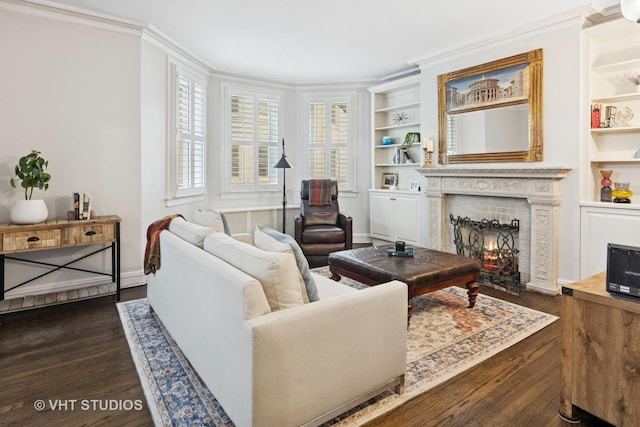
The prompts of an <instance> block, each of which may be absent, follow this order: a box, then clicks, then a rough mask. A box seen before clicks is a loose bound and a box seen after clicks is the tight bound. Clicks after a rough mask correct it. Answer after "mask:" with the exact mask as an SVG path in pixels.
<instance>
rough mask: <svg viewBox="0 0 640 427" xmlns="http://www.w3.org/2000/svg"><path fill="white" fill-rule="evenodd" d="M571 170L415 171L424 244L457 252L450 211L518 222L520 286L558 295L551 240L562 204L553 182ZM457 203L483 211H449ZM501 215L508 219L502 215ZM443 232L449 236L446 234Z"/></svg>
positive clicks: (483, 169)
mask: <svg viewBox="0 0 640 427" xmlns="http://www.w3.org/2000/svg"><path fill="white" fill-rule="evenodd" d="M570 170H571V169H567V168H549V167H548V168H520V169H516V168H511V169H507V168H490V167H489V168H470V167H450V166H443V167H436V168H422V169H419V170H418V172H419V173H420V174H422V175H423V176H424V177H425V178H426V186H425V191H424V193H425V195H426V197H427V215H428V216H427V218H426V221H427V223H428V225H429V233H428V243H427V246H428V247H429V248H430V249H436V250H444V251H446V252H452V253H455V252H456V248H455V246H454V245H453V234H452V233H453V231H452V227H451V225H450V223H449V217H448V215H449V214H450V213H455V214H456V215H461V216H463V217H464V216H468V217H469V218H491V219H494V218H495V219H498V220H499V221H500V222H502V223H509V222H510V221H511V219H513V218H517V219H518V221H519V226H520V229H519V248H518V249H519V253H518V263H517V266H518V270H519V273H520V281H521V283H523V287H526V289H531V290H535V291H538V292H542V293H547V294H558V293H559V287H558V284H557V258H558V257H557V243H556V242H557V237H558V229H557V217H558V207H559V206H560V203H561V201H560V194H559V191H558V183H559V181H560V180H561V179H562V178H564V177H565V176H566V175H567V174H568V173H569V172H570ZM454 200H455V203H452V201H454ZM457 203H462V204H464V205H467V206H471V207H472V208H473V209H485V210H487V212H486V213H485V212H483V211H480V212H477V211H473V212H471V213H470V212H467V211H463V210H461V209H458V208H457V207H456V208H455V209H454V206H455V205H456V204H457ZM511 209H513V211H511ZM447 211H448V212H447ZM505 212H507V214H508V217H506V218H505V217H501V215H505ZM447 233H451V235H450V236H447ZM447 237H449V238H447ZM449 245H450V246H449ZM450 247H451V249H449V248H450Z"/></svg>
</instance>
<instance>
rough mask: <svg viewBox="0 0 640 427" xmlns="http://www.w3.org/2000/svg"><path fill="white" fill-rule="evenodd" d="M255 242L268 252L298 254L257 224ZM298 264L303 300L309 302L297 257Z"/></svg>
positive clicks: (254, 234)
mask: <svg viewBox="0 0 640 427" xmlns="http://www.w3.org/2000/svg"><path fill="white" fill-rule="evenodd" d="M253 244H254V245H255V246H256V247H258V248H260V249H264V250H265V251H268V252H278V253H285V254H291V255H293V256H294V258H295V256H296V254H295V253H294V252H293V249H292V248H291V246H289V245H288V244H286V243H283V242H279V241H277V240H276V239H274V238H273V237H271V236H269V235H268V234H266V233H264V232H263V231H262V230H261V229H260V226H256V229H255V231H254V233H253ZM296 266H297V267H298V283H300V290H301V292H302V301H304V303H305V304H306V303H308V302H310V301H309V294H308V292H307V287H306V284H305V281H304V278H303V276H302V272H301V270H300V265H299V264H298V259H297V258H296Z"/></svg>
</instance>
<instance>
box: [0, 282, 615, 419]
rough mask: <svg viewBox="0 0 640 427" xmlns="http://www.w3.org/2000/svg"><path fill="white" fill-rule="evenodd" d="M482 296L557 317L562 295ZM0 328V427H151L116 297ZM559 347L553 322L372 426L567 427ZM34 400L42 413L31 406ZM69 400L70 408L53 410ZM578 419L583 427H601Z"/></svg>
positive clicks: (131, 293)
mask: <svg viewBox="0 0 640 427" xmlns="http://www.w3.org/2000/svg"><path fill="white" fill-rule="evenodd" d="M481 292H482V293H485V294H489V295H493V296H497V297H499V298H503V299H506V300H509V301H512V302H515V303H518V304H521V305H525V306H528V307H532V308H534V309H538V310H541V311H545V312H548V313H552V314H555V315H558V314H559V312H560V297H552V296H544V295H540V294H535V293H525V295H522V296H512V295H507V294H505V293H503V292H500V291H496V290H493V289H488V288H484V287H483V288H481ZM145 293H146V291H145V288H144V287H142V288H136V289H126V290H123V292H122V299H123V300H129V299H136V298H140V297H142V296H144V295H145ZM0 321H1V322H2V325H0V424H2V425H20V426H28V425H48V426H79V425H127V426H147V425H152V421H151V416H150V414H149V411H148V409H147V406H146V401H145V399H144V395H143V392H142V388H141V386H140V383H139V381H138V376H137V374H136V370H135V366H134V364H133V361H132V359H131V355H130V352H129V347H128V345H127V342H126V339H125V337H124V333H123V330H122V327H121V325H120V320H119V317H118V313H117V310H116V307H115V305H114V303H113V297H103V298H98V299H95V300H89V301H83V302H77V303H71V304H65V305H60V306H55V307H49V308H41V309H36V310H31V311H26V312H21V313H14V314H7V315H3V316H2V317H1V318H0ZM560 346H561V343H560V322H559V321H558V322H554V323H553V324H552V325H550V326H548V327H546V328H545V329H543V330H542V331H540V332H538V333H536V334H534V335H533V336H531V337H529V338H527V339H525V340H524V341H521V342H520V343H518V344H516V345H514V346H513V347H511V348H509V349H507V350H505V351H503V352H501V353H499V354H498V355H496V356H494V357H492V358H491V359H489V360H487V361H486V362H484V363H483V364H482V365H480V366H477V367H476V368H474V369H471V370H469V371H467V372H466V373H463V374H461V375H459V376H457V377H455V378H453V379H451V380H450V381H448V382H446V383H444V384H442V385H441V386H439V387H436V388H434V389H432V390H430V391H428V392H426V393H424V394H422V395H421V396H419V397H417V398H415V399H413V400H411V401H410V402H408V403H407V404H405V405H404V406H402V407H400V408H399V409H397V410H394V411H392V412H391V413H389V414H387V415H384V416H382V417H379V418H378V419H376V420H374V421H373V422H371V423H369V424H368V426H402V427H405V426H420V427H424V426H492V427H495V426H509V427H514V426H549V427H553V426H558V427H559V426H565V425H568V424H565V423H564V422H563V421H561V419H560V418H559V417H558V416H557V410H558V405H559V400H560V396H559V392H560ZM39 399H41V400H43V401H44V402H45V406H46V409H44V410H42V411H37V410H36V409H34V403H35V402H36V401H37V400H39ZM65 400H66V401H67V408H66V409H57V410H52V409H51V404H52V403H53V404H55V403H56V402H60V401H65ZM73 400H75V401H77V402H76V403H75V408H74V409H71V404H72V401H73ZM83 400H85V401H88V403H86V402H82V401H83ZM91 400H101V401H109V400H116V401H119V402H122V401H131V402H133V401H136V400H141V401H142V402H143V406H144V408H143V409H142V410H139V411H138V410H128V411H127V410H91V405H93V403H92V402H91ZM83 403H85V408H86V405H87V404H88V405H89V410H87V409H83V408H82V406H81V405H82V404H83ZM584 417H585V418H587V419H586V420H583V422H582V424H581V425H582V426H587V427H589V426H607V424H606V423H603V422H601V421H598V420H594V419H588V416H587V414H584Z"/></svg>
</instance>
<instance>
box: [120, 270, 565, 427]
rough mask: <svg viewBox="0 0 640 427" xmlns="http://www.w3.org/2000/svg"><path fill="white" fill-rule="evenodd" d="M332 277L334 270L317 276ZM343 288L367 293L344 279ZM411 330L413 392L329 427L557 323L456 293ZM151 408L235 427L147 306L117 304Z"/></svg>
mask: <svg viewBox="0 0 640 427" xmlns="http://www.w3.org/2000/svg"><path fill="white" fill-rule="evenodd" d="M314 271H315V272H316V273H319V274H323V275H326V276H328V275H329V273H328V268H327V267H321V268H317V269H314ZM341 283H344V284H345V285H349V286H353V287H356V288H362V287H366V286H365V285H362V284H360V283H358V282H355V281H354V280H351V279H348V278H342V281H341ZM412 303H413V311H412V317H411V324H410V327H409V330H408V348H407V377H406V379H405V384H406V389H405V393H404V394H403V395H402V396H399V395H397V394H395V393H393V392H392V391H388V392H385V393H383V394H381V395H380V396H378V397H376V398H374V399H371V400H370V401H368V402H366V403H364V404H362V405H360V406H359V407H356V408H354V409H353V410H351V411H349V412H347V413H346V414H343V415H342V416H341V417H339V418H337V419H335V420H333V421H332V422H330V423H327V425H334V426H341V427H344V426H357V425H361V424H363V423H365V422H366V421H369V420H371V419H373V418H375V417H377V416H379V415H381V414H383V413H385V412H387V411H390V410H391V409H393V408H396V407H398V406H400V405H401V404H403V403H404V402H406V401H408V400H409V399H411V398H412V397H414V396H416V395H418V394H420V393H423V392H424V391H426V390H428V389H430V388H432V387H435V386H436V385H438V384H440V383H442V382H444V381H446V380H448V379H449V378H452V377H453V376H455V375H458V374H459V373H461V372H463V371H466V370H467V369H469V368H471V367H473V366H475V365H477V364H479V363H481V362H482V361H484V360H486V359H488V358H489V357H491V356H493V355H495V354H497V353H498V352H500V351H502V350H504V349H506V348H508V347H510V346H512V345H513V344H515V343H517V342H518V341H521V340H523V339H524V338H526V337H528V336H530V335H532V334H533V333H535V332H536V331H539V330H540V329H542V328H544V327H545V326H547V325H549V324H551V323H552V322H554V321H555V320H557V317H556V316H552V315H550V314H546V313H542V312H539V311H535V310H531V309H529V308H526V307H522V306H519V305H515V304H512V303H509V302H506V301H502V300H499V299H496V298H492V297H489V296H485V295H482V294H480V295H478V299H477V302H476V306H475V308H474V309H472V310H469V309H467V304H468V300H467V294H466V290H465V289H462V288H458V287H450V288H447V289H443V290H441V291H436V292H432V293H430V294H426V295H422V296H420V297H417V298H414V299H413V300H412ZM118 311H119V313H120V319H121V320H122V324H123V327H124V330H125V334H126V336H127V340H128V342H129V347H130V348H131V353H132V355H133V360H134V362H135V364H136V367H137V370H138V375H139V376H140V381H141V383H142V386H143V388H144V390H145V396H146V398H147V403H148V406H149V408H150V410H151V413H152V416H153V419H154V422H155V424H156V425H163V426H170V425H174V426H177V425H190V426H191V425H193V426H195V425H199V426H233V422H232V421H231V420H230V419H229V418H228V417H227V415H226V414H225V412H224V409H223V408H222V407H221V406H220V404H219V403H218V402H217V401H216V399H215V397H214V396H213V395H212V394H211V392H210V391H209V390H208V389H207V387H206V386H205V385H204V383H202V381H201V380H200V378H199V377H198V375H197V373H196V372H195V371H194V370H193V368H192V367H191V365H190V364H189V362H188V361H187V360H186V358H185V357H184V356H183V355H182V353H181V352H180V349H179V348H178V347H177V345H176V344H175V342H174V341H173V340H172V339H171V337H170V336H169V334H168V332H167V331H166V330H165V329H164V327H163V326H162V324H161V323H160V321H159V320H158V319H157V318H156V317H155V315H154V314H151V313H150V312H149V305H148V302H147V300H146V299H139V300H135V301H128V302H123V303H119V304H118Z"/></svg>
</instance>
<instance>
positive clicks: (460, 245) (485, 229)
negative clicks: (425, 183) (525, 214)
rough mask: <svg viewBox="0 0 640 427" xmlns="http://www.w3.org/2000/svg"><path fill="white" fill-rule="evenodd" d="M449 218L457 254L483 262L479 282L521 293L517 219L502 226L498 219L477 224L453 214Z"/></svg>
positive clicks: (484, 220) (518, 224)
mask: <svg viewBox="0 0 640 427" xmlns="http://www.w3.org/2000/svg"><path fill="white" fill-rule="evenodd" d="M449 219H450V220H451V224H452V225H453V241H454V244H455V246H456V252H457V253H458V255H463V256H468V257H470V258H473V259H475V260H477V261H478V262H479V263H480V267H481V268H480V281H481V282H483V283H484V284H487V285H489V286H492V287H496V288H500V289H504V290H506V291H507V292H510V293H514V294H517V295H519V294H520V292H521V290H522V284H521V283H520V272H519V271H518V253H519V252H520V251H519V250H518V231H519V230H520V222H519V221H518V220H517V219H513V220H511V223H510V224H501V223H500V222H499V221H498V220H495V219H494V220H487V219H482V220H480V221H474V220H471V219H469V218H468V217H465V218H462V217H460V216H458V217H456V216H454V215H453V214H451V215H449Z"/></svg>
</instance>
